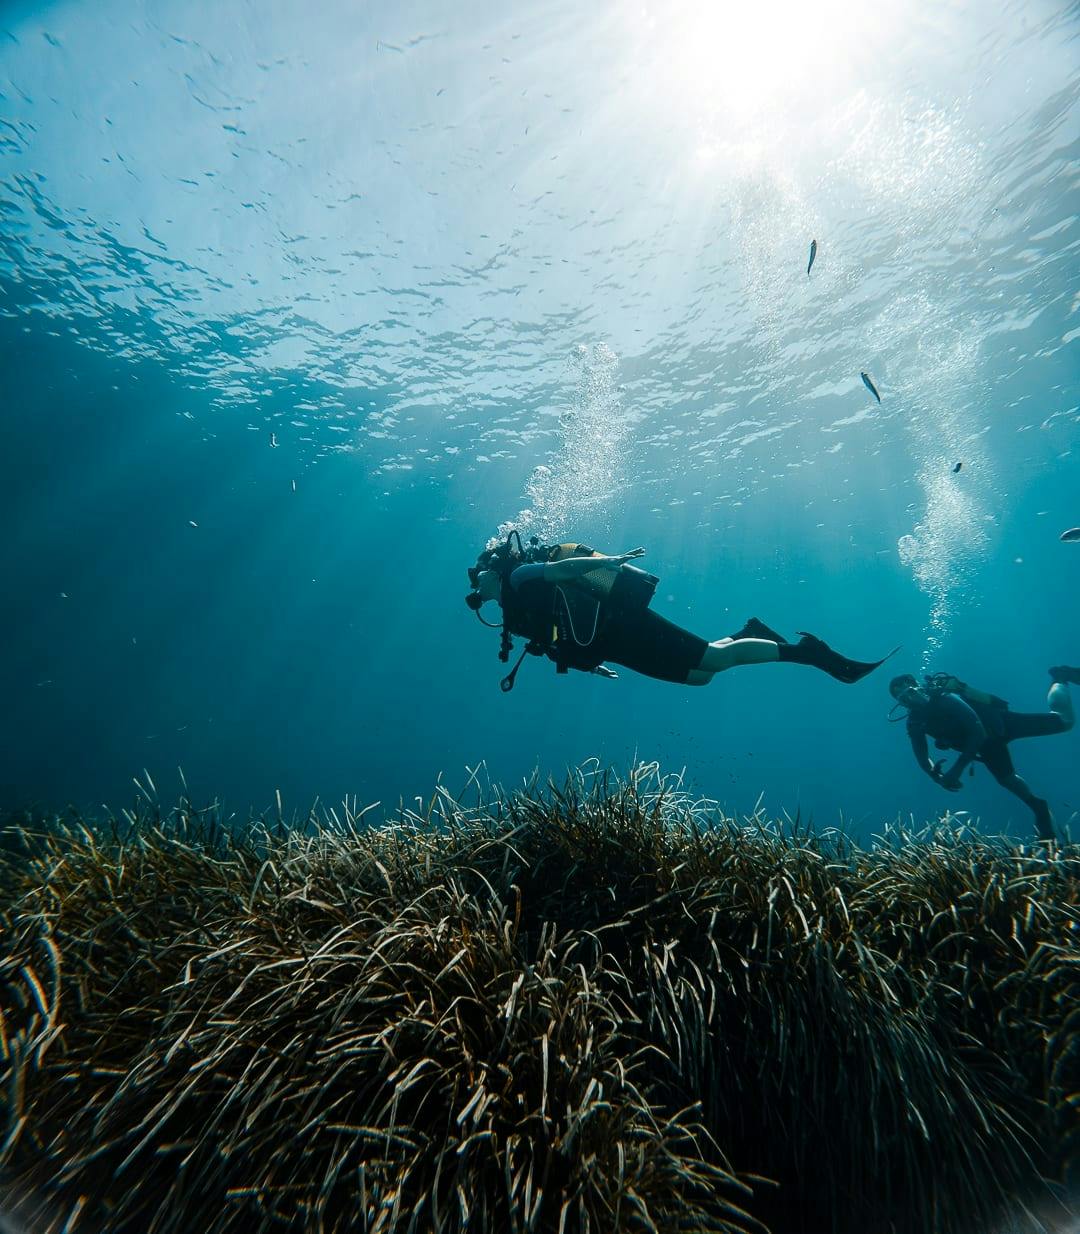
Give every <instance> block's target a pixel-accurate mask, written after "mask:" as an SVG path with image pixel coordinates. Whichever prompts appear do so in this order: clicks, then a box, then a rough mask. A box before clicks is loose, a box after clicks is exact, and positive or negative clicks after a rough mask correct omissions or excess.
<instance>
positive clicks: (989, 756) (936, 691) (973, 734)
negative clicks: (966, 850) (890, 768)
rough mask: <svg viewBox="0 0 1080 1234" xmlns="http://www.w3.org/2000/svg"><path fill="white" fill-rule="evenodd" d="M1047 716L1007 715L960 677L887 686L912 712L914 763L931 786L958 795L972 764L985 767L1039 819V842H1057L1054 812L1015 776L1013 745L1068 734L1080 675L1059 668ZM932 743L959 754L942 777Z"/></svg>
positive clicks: (908, 679)
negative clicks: (934, 784) (930, 740)
mask: <svg viewBox="0 0 1080 1234" xmlns="http://www.w3.org/2000/svg"><path fill="white" fill-rule="evenodd" d="M1050 677H1051V685H1050V692H1049V693H1048V694H1047V696H1046V705H1047V707H1049V709H1050V710H1049V711H1048V712H1040V713H1038V714H1032V713H1023V712H1016V711H1010V710H1009V704H1008V703H1007V702H1005V700H1004V699H1003V698H998V697H997V696H996V695H994V694H984V693H983V692H982V691H981V690H974V689H972V688H971V686H968V685H965V684H964V682H962V681H961V680H960V679H959V678H958V677H952V676H950V675H949V674H947V673H936V674H934V675H933V676H931V677H928V678H927V684H926V685H925V686H920V685H919V683H918V682H917V681H916V680H915V678H914V677H912V676H911V674H910V673H906V674H904V675H903V676H901V677H894V678H893V679H892V681H890V682H889V693H890V694H891V695H892V696H893V698H894V699H896V701H897V703H899V704H900V705H901V706H902V707H906V708H907V710H908V717H907V731H908V737H909V738H910V740H911V748H912V750H913V751H914V753H915V761H916V762H917V763H918V764H919V766H920V767H921V768H922V769H923V771H925V772H926V774H927V775H928V776H930V778H931V779H932V780H935V781H936V782H937V783H938V784H940V785H941V787H942V788H944V789H947V790H948V791H949V792H951V793H955V792H959V791H960V786H961V781H960V776H961V775H962V773H963V771H964V769H965V768H966V767H967V766H969V764H972V763H976V762H979V763H982V764H983V765H984V766H985V767H986V768H987V770H988V771H989V772H990V774H991V775H992V776H993V777H994V779H995V780H997V782H998V783H999V784H1000V785H1001V787H1002V788H1005V789H1008V791H1009V792H1010V793H1012V794H1013V795H1014V796H1016V797H1019V798H1020V800H1021V801H1022V802H1023V803H1024V804H1025V805H1026V806H1028V808H1029V809H1030V810H1031V812H1032V813H1033V814H1034V815H1035V827H1036V830H1037V831H1038V834H1039V839H1040V840H1053V839H1056V838H1057V833H1056V831H1055V829H1054V819H1053V816H1052V815H1051V813H1050V807H1049V805H1047V803H1046V801H1045V800H1044V799H1043V798H1042V797H1036V796H1035V794H1034V793H1033V792H1032V791H1031V789H1030V788H1029V787H1028V786H1027V784H1026V783H1025V782H1024V781H1023V780H1022V779H1021V778H1020V777H1019V776H1018V775H1017V774H1016V769H1015V768H1014V767H1013V761H1012V756H1011V754H1010V753H1009V742H1010V741H1016V740H1018V739H1019V738H1021V737H1046V736H1049V735H1050V734H1052V733H1064V732H1068V730H1069V729H1070V728H1072V726H1073V723H1074V717H1073V705H1072V698H1071V697H1070V695H1069V682H1072V683H1074V684H1076V683H1080V669H1077V668H1070V667H1068V666H1067V665H1061V666H1060V667H1057V668H1052V669H1050ZM928 737H931V738H933V740H934V744H935V745H936V746H937V748H938V749H939V750H955V751H957V757H956V761H955V762H954V763H953V765H952V766H951V767H950V768H949V770H948V771H942V769H941V768H942V764H943V763H944V762H945V760H944V759H939V760H938V761H936V762H935V761H934V760H933V759H931V757H930V754H929V751H928V749H927V740H926V739H927V738H928Z"/></svg>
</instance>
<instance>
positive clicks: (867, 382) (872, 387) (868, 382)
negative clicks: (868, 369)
mask: <svg viewBox="0 0 1080 1234" xmlns="http://www.w3.org/2000/svg"><path fill="white" fill-rule="evenodd" d="M859 376H860V377H861V378H862V383H863V385H864V386H865V387H866V388H867V389H868V390H869V391H870V393H871V394H872V395H873V396H874V398H876V399H877V401H878V402H879V403H880V402H881V395H880V394H878V392H877V386H875V385H874V383H873V382H872V381H871V380H870V374H869V373H860V374H859Z"/></svg>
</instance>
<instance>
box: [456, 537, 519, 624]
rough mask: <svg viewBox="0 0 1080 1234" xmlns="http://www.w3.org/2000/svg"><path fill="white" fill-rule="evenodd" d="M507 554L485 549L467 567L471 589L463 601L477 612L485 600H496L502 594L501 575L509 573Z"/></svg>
mask: <svg viewBox="0 0 1080 1234" xmlns="http://www.w3.org/2000/svg"><path fill="white" fill-rule="evenodd" d="M508 565H509V561H508V554H507V553H506V552H504V551H500V549H485V550H484V551H483V552H482V553H481V554H480V556H479V557H477V559H476V565H475V566H470V567H469V586H470V587H472V591H470V592H469V594H468V595H467V596H466V597H465V603H466V604H467V605H468V606H469V608H471V609H472V610H473V612H474V613H475V612H478V611H479V609H480V607H481V605H482V604H484V602H485V601H487V600H498V599H500V598H501V596H502V580H503V576H504V575H505V574H507V573H509V571H508V569H507V566H508Z"/></svg>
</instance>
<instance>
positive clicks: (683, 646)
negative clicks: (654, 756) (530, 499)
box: [503, 565, 709, 684]
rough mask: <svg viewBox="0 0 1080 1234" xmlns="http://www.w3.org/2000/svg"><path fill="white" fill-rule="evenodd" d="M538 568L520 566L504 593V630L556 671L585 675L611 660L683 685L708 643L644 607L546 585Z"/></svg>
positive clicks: (570, 587) (566, 586)
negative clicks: (536, 648) (535, 648)
mask: <svg viewBox="0 0 1080 1234" xmlns="http://www.w3.org/2000/svg"><path fill="white" fill-rule="evenodd" d="M542 575H543V566H542V565H536V566H520V567H519V568H518V569H517V570H515V571H514V573H513V575H512V576H511V580H510V582H509V583H508V584H507V586H506V588H505V589H504V594H503V609H504V612H505V614H506V617H507V620H508V626H509V629H510V630H511V631H512V632H513V633H515V634H520V635H523V636H524V637H526V638H529V639H531V640H533V641H534V642H536V643H538V644H539V645H540V646H542V647H543V648H544V650H545V653H546V654H547V655H548V656H549V657H550V658H551V659H552V660H554V661H555V663H556V664H557V665H558V666H559V668H560V669H565V668H577V669H581V670H582V671H583V672H591V671H592V670H593V669H594V668H596V667H597V665H599V664H603V663H605V662H606V661H611V662H612V663H613V664H621V665H623V667H625V668H629V669H633V670H634V672H637V673H642V674H644V675H645V676H646V677H655V678H657V679H659V680H660V681H674V682H678V683H679V684H684V683H685V682H686V680H687V679H688V677H689V676H690V673H691V672H692V671H693V670H694V669H696V668H698V667H699V666H700V664H701V660H702V657H703V656H704V655H705V651H706V649H707V648H708V646H709V643H708V640H707V639H704V638H701V637H700V636H699V635H697V634H692V633H691V632H690V631H689V630H684V629H683V628H682V627H681V626H677V625H675V623H674V622H671V621H668V620H667V619H666V618H665V617H661V616H660V615H659V614H658V613H654V612H653V611H652V609H650V608H647V607H645V606H644V605H641V604H637V605H633V606H625V605H619V604H617V603H615V602H613V601H611V600H604V599H597V598H596V597H594V596H591V595H588V594H587V593H585V592H584V591H581V590H579V589H578V588H576V587H575V586H574V585H573V584H572V583H548V582H545V581H544V579H543V577H542Z"/></svg>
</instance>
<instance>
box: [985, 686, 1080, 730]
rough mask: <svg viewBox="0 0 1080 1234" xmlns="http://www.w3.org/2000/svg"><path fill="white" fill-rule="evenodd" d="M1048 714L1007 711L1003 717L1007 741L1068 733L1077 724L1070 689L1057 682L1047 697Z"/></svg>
mask: <svg viewBox="0 0 1080 1234" xmlns="http://www.w3.org/2000/svg"><path fill="white" fill-rule="evenodd" d="M1046 705H1047V707H1049V709H1050V710H1049V711H1048V712H1023V711H1006V712H1005V713H1004V715H1003V717H1002V719H1003V721H1004V725H1005V740H1006V741H1016V740H1017V739H1018V738H1020V737H1051V736H1053V734H1054V733H1067V732H1068V731H1069V729H1071V728H1072V727H1073V725H1074V724H1075V723H1076V716H1075V714H1074V712H1073V701H1072V696H1071V695H1070V693H1069V687H1068V686H1067V685H1066V684H1065V683H1064V682H1061V681H1055V682H1054V684H1053V685H1052V686H1051V687H1050V692H1049V693H1048V694H1047V696H1046Z"/></svg>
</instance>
